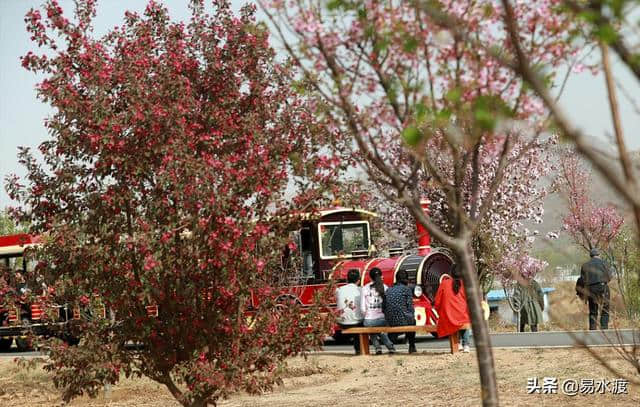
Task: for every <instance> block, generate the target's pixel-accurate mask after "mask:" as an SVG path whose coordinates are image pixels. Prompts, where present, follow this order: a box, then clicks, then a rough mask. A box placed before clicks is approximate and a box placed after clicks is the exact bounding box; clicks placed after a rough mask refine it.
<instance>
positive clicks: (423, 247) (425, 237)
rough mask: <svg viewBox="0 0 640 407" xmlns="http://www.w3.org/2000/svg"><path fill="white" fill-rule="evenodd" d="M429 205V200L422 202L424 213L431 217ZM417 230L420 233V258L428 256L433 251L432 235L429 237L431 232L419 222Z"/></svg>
mask: <svg viewBox="0 0 640 407" xmlns="http://www.w3.org/2000/svg"><path fill="white" fill-rule="evenodd" d="M429 203H430V201H429V200H427V199H421V200H420V206H421V207H422V211H423V212H424V213H425V215H427V216H429ZM416 229H417V232H418V254H419V255H420V256H426V255H427V254H429V252H430V251H431V235H429V231H428V230H427V229H425V227H424V226H422V224H421V223H420V222H418V221H417V220H416Z"/></svg>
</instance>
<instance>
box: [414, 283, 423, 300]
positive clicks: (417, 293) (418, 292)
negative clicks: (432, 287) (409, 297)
mask: <svg viewBox="0 0 640 407" xmlns="http://www.w3.org/2000/svg"><path fill="white" fill-rule="evenodd" d="M413 295H415V296H416V297H420V296H421V295H422V287H420V286H419V285H417V286H415V287H413Z"/></svg>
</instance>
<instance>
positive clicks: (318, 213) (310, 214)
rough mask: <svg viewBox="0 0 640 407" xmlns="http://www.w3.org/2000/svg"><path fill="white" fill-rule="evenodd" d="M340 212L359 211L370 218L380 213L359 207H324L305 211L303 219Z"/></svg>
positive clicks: (358, 212)
mask: <svg viewBox="0 0 640 407" xmlns="http://www.w3.org/2000/svg"><path fill="white" fill-rule="evenodd" d="M340 213H357V214H359V215H363V216H365V217H369V218H377V217H378V214H377V213H375V212H371V211H367V210H364V209H359V208H345V207H341V206H338V207H333V208H324V209H319V210H317V211H315V212H305V213H303V214H302V218H303V219H320V218H324V217H326V216H329V215H336V214H340Z"/></svg>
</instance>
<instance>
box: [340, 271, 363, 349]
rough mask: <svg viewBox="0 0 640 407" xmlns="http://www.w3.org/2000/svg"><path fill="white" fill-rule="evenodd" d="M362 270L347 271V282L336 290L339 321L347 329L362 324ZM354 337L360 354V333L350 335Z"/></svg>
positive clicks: (355, 345) (354, 345)
mask: <svg viewBox="0 0 640 407" xmlns="http://www.w3.org/2000/svg"><path fill="white" fill-rule="evenodd" d="M359 280H360V272H359V271H358V270H357V269H351V270H349V272H348V273H347V284H346V285H343V286H342V287H340V288H338V289H337V290H336V305H337V308H338V317H337V319H336V320H337V322H338V325H340V327H341V328H343V329H347V328H352V327H354V326H359V325H362V320H363V319H364V318H363V316H362V310H361V309H360V303H361V301H360V300H361V296H362V294H361V292H360V287H358V285H357V284H358V281H359ZM349 336H350V337H352V338H353V347H354V349H355V351H356V355H359V354H360V341H359V340H358V335H349Z"/></svg>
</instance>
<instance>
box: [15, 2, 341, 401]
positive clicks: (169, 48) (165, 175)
mask: <svg viewBox="0 0 640 407" xmlns="http://www.w3.org/2000/svg"><path fill="white" fill-rule="evenodd" d="M94 3H95V2H94V1H92V0H85V1H79V2H77V5H76V10H75V17H74V18H73V19H68V18H67V16H66V15H65V14H64V13H63V10H62V9H61V8H60V6H59V5H58V4H57V2H56V1H55V0H49V1H47V2H46V3H45V5H44V6H43V9H42V11H41V10H33V9H32V10H31V11H30V12H29V13H28V14H27V16H26V19H25V21H26V23H27V29H28V31H29V32H30V33H31V35H32V39H33V41H34V42H35V43H36V44H38V45H39V46H40V47H43V48H44V49H45V50H44V51H43V52H42V53H41V54H36V53H33V52H29V53H28V54H27V55H25V56H24V57H23V59H22V64H23V66H24V67H25V68H26V69H28V70H31V71H33V72H36V73H40V74H42V75H43V76H44V79H43V80H42V82H41V83H40V84H39V85H38V94H39V97H40V98H41V99H42V100H43V101H44V102H46V103H48V104H50V105H51V106H52V107H53V109H54V113H53V115H52V116H51V117H49V118H48V119H47V120H46V127H47V129H48V131H49V134H50V139H49V140H47V141H45V142H44V143H42V144H41V145H40V148H39V151H40V153H41V154H42V156H43V161H39V160H36V158H35V157H34V156H33V154H32V153H31V152H30V151H29V150H27V149H23V150H22V151H21V153H20V159H21V162H22V163H23V164H24V165H25V166H26V168H27V180H26V183H25V182H23V181H22V180H20V179H18V178H17V177H13V178H12V179H10V180H9V181H10V182H9V184H8V190H9V192H10V195H11V197H12V198H14V199H17V200H19V201H20V202H21V204H22V209H21V210H17V211H16V212H17V214H18V215H19V216H21V217H22V219H26V220H29V221H31V222H32V228H31V232H32V233H39V234H42V235H43V237H44V244H43V247H42V249H41V252H40V253H39V256H40V259H41V261H40V264H39V266H38V273H40V274H41V275H43V276H44V278H45V280H46V282H47V283H48V285H49V287H50V291H55V293H56V295H57V296H58V298H64V299H66V300H67V301H69V302H70V303H72V304H73V305H75V306H80V307H82V308H83V309H85V310H91V309H94V310H95V309H98V310H100V309H101V307H100V306H101V305H104V307H105V308H106V310H107V312H106V318H99V317H96V314H95V312H94V313H93V314H91V313H90V312H87V313H88V314H90V315H93V316H94V318H90V319H87V320H84V321H83V325H82V327H81V328H82V329H81V331H82V333H83V336H82V338H83V339H82V342H81V343H80V346H78V347H71V348H70V347H67V346H66V345H64V344H57V345H56V344H53V345H51V346H52V347H51V353H50V355H51V359H50V360H51V361H50V363H49V365H48V368H49V369H51V370H53V371H54V373H55V376H54V381H55V383H56V384H57V385H58V386H61V387H64V399H65V400H69V399H70V398H72V397H75V396H77V395H80V394H83V393H88V394H89V395H95V394H96V392H97V391H98V390H99V388H100V387H101V386H102V385H103V384H105V383H115V382H117V381H118V379H119V377H120V374H121V373H124V374H126V375H127V376H128V375H145V376H147V377H149V378H151V379H153V380H155V381H157V382H159V383H162V384H164V385H165V386H166V387H167V388H168V389H169V391H170V392H171V393H172V394H173V395H174V396H175V397H176V399H178V400H179V401H180V402H181V403H182V404H183V405H191V406H200V405H206V404H208V403H214V404H215V402H216V400H217V399H219V398H220V397H225V396H226V395H227V394H229V392H231V391H235V390H239V389H244V390H247V391H249V392H259V391H263V390H264V389H268V388H271V386H272V385H273V384H274V383H275V382H277V381H278V380H279V378H278V375H277V370H276V367H277V366H278V365H279V364H280V363H281V362H282V361H283V360H284V359H285V358H286V357H288V356H291V355H295V354H299V353H301V352H305V351H306V350H308V349H309V348H310V347H314V346H319V345H320V344H321V341H322V339H323V337H324V334H325V333H326V332H327V330H328V324H329V323H330V322H331V321H327V320H326V318H325V317H322V316H321V315H320V314H319V313H318V312H317V311H318V310H316V309H312V310H310V312H308V313H305V314H303V315H301V314H300V310H299V309H298V308H297V307H296V306H295V305H291V306H289V307H286V306H285V307H278V309H279V310H280V312H278V313H274V312H272V310H273V308H272V307H273V306H274V304H273V301H272V300H271V297H272V296H273V290H271V289H270V288H269V285H268V284H267V282H268V281H269V280H270V279H271V273H272V271H273V270H276V269H277V268H278V266H279V264H280V248H282V247H283V245H284V244H285V241H283V240H282V239H279V238H278V237H276V236H278V235H283V236H284V235H285V234H284V233H282V232H283V231H285V230H286V228H287V226H288V225H287V224H285V223H286V222H285V221H280V222H279V223H277V222H274V219H277V216H278V215H279V214H285V213H289V209H290V208H289V205H294V206H295V207H296V208H298V209H300V208H305V207H306V206H310V205H313V204H315V203H319V202H320V203H321V199H322V197H323V191H324V187H325V186H326V185H327V184H329V183H333V182H334V180H335V178H336V176H337V173H338V171H339V170H340V166H339V165H338V164H339V163H340V160H338V159H337V158H335V157H333V156H332V155H331V154H332V150H331V146H332V145H334V146H337V147H338V148H339V147H340V145H339V142H338V140H337V139H335V138H333V137H332V135H331V134H330V133H328V132H326V131H324V130H323V128H321V127H319V126H318V125H317V124H316V123H314V121H313V120H312V111H310V109H309V107H308V106H307V103H306V102H305V101H304V100H303V99H301V98H300V97H299V96H297V93H294V92H292V91H291V90H290V89H291V87H290V86H289V71H288V69H287V68H286V66H281V65H278V64H276V63H275V62H274V61H273V58H274V52H273V50H272V49H271V48H270V47H269V45H268V42H267V41H268V35H267V32H266V30H265V29H264V28H262V27H260V26H259V25H257V24H256V23H255V22H254V17H253V14H254V9H253V8H252V7H245V8H243V9H242V11H241V13H240V15H238V16H236V15H234V14H233V13H232V11H231V10H230V7H229V3H228V2H227V1H225V0H219V1H214V2H213V9H212V10H211V11H210V10H209V6H207V5H205V4H204V1H192V2H191V6H190V8H191V18H190V20H189V21H187V22H174V21H171V20H170V18H169V15H168V12H167V10H166V9H165V8H163V7H161V6H160V5H158V4H157V3H155V2H154V1H150V2H149V4H148V6H147V7H146V10H145V11H144V14H143V15H138V14H136V13H131V12H127V13H126V14H125V18H124V21H123V23H122V25H121V26H119V27H115V28H113V29H112V30H111V31H109V32H108V33H107V34H106V35H105V36H104V37H101V38H94V37H93V35H92V18H93V17H94V15H95V4H94ZM208 11H210V13H208ZM41 162H43V164H41ZM280 219H288V220H293V218H290V217H286V216H285V217H281V218H280ZM256 298H260V303H256V301H255V299H256ZM149 305H156V306H157V307H158V311H159V312H158V315H157V316H153V315H149V314H148V312H147V310H146V306H149ZM251 308H252V309H253V311H252V314H251V315H250V317H247V314H246V311H247V310H249V309H251ZM130 342H134V343H137V344H141V345H142V348H141V349H139V350H137V351H135V352H130V351H127V350H126V349H125V344H126V343H130Z"/></svg>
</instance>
